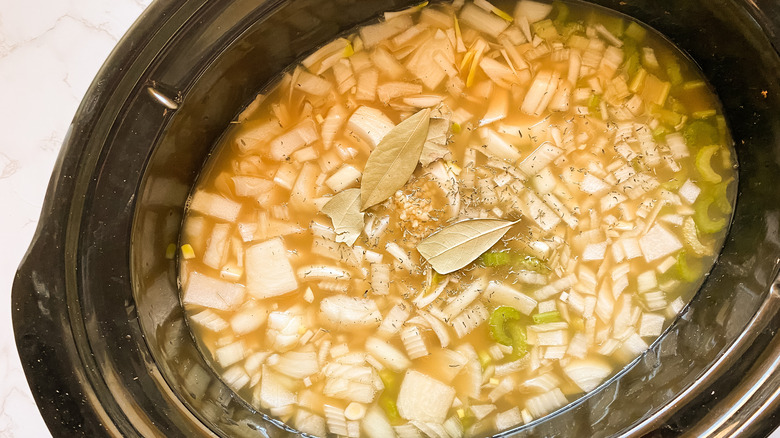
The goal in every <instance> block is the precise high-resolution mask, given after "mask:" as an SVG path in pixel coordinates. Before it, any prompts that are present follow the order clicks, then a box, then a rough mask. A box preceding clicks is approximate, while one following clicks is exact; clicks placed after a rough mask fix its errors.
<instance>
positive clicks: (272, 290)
mask: <svg viewBox="0 0 780 438" xmlns="http://www.w3.org/2000/svg"><path fill="white" fill-rule="evenodd" d="M246 265H247V269H246V277H247V281H246V283H247V290H248V291H249V293H250V294H252V295H253V296H254V297H255V298H270V297H275V296H279V295H284V294H286V293H289V292H292V291H294V290H296V289H298V280H297V279H296V278H295V273H294V272H293V268H292V265H290V261H289V260H288V258H287V251H286V250H285V248H284V243H283V242H282V239H280V238H278V237H277V238H274V239H271V240H267V241H265V242H263V243H258V244H257V245H254V246H252V247H250V248H249V249H247V250H246Z"/></svg>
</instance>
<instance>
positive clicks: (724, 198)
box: [712, 178, 733, 214]
mask: <svg viewBox="0 0 780 438" xmlns="http://www.w3.org/2000/svg"><path fill="white" fill-rule="evenodd" d="M731 181H733V179H732V178H729V179H727V180H726V181H723V182H721V183H719V184H716V185H715V186H714V187H713V188H712V194H713V197H714V198H715V200H714V201H713V202H714V204H715V206H716V207H718V210H720V211H721V213H723V214H731V211H732V210H733V208H732V206H731V202H730V201H729V198H728V194H727V190H728V186H729V184H730V183H731Z"/></svg>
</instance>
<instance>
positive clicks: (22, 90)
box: [0, 0, 151, 438]
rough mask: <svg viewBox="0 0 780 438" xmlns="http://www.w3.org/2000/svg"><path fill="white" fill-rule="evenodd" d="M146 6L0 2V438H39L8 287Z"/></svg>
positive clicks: (135, 1) (132, 1)
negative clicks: (75, 132) (86, 113)
mask: <svg viewBox="0 0 780 438" xmlns="http://www.w3.org/2000/svg"><path fill="white" fill-rule="evenodd" d="M149 3H151V0H0V205H2V206H3V207H4V208H3V212H2V214H1V215H0V243H2V249H1V250H0V299H2V302H3V303H5V304H4V305H2V306H0V376H2V377H3V378H2V379H0V438H6V437H46V436H49V432H48V430H47V428H46V425H45V424H44V422H43V419H42V418H41V416H40V414H39V413H38V409H37V408H36V406H35V402H34V401H33V399H32V395H31V394H30V390H29V388H28V386H27V381H26V379H25V377H24V373H23V371H22V368H21V363H20V362H19V356H18V355H17V353H16V346H15V343H14V339H13V330H12V326H11V309H10V301H11V284H12V282H13V276H14V273H15V271H16V268H17V266H18V265H19V261H20V260H21V259H22V256H23V255H24V253H25V251H26V250H27V247H28V245H29V244H30V240H31V238H32V235H33V233H34V231H35V227H36V225H37V222H38V216H39V215H40V211H41V205H42V202H43V197H44V194H45V193H46V187H47V185H48V182H49V177H50V175H51V171H52V169H53V167H54V163H55V161H56V159H57V154H58V153H59V150H60V146H61V144H62V140H63V138H64V136H65V133H66V132H67V130H68V125H69V124H70V122H71V119H72V118H73V114H74V113H75V112H76V108H77V107H78V105H79V102H80V101H81V99H82V97H83V96H84V93H85V91H86V90H87V87H88V86H89V84H90V83H91V82H92V79H93V78H94V77H95V74H96V73H97V71H98V69H99V68H100V66H101V65H102V64H103V61H105V59H106V58H107V57H108V54H109V53H110V52H111V50H112V49H113V47H114V46H115V45H116V43H117V42H118V41H119V39H120V38H121V37H122V35H124V33H125V32H126V31H127V29H128V28H129V27H130V26H131V25H132V24H133V22H134V21H135V19H136V18H137V17H138V16H139V15H140V14H141V12H143V10H144V9H145V8H146V6H148V5H149Z"/></svg>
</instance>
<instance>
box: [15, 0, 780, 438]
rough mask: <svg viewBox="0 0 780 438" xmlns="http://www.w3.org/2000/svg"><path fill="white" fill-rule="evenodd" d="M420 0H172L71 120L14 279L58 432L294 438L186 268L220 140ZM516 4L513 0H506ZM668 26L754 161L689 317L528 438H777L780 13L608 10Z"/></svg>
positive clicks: (732, 1)
mask: <svg viewBox="0 0 780 438" xmlns="http://www.w3.org/2000/svg"><path fill="white" fill-rule="evenodd" d="M411 3H412V2H411V1H409V0H361V1H347V0H332V1H322V0H287V1H285V0H268V1H265V0H221V1H208V0H157V1H155V2H154V3H153V4H152V5H151V6H150V7H149V8H148V10H147V11H146V12H145V13H144V14H143V16H142V17H141V18H140V19H139V20H138V21H137V22H136V23H135V25H134V26H133V27H132V29H131V30H130V31H129V32H128V34H127V35H126V36H125V37H124V38H123V39H122V41H121V42H120V43H119V45H118V46H117V48H116V49H115V50H114V52H113V53H112V55H111V56H110V58H109V59H108V60H107V61H106V63H105V65H104V66H103V68H102V69H101V71H100V73H99V74H98V76H97V78H96V79H95V81H94V82H93V83H92V85H91V87H90V89H89V90H88V92H87V94H86V97H85V98H84V100H83V102H82V103H81V106H80V108H79V110H78V112H77V114H76V116H75V118H74V121H73V123H72V125H71V128H70V130H69V132H68V136H67V138H66V140H65V144H64V146H63V149H62V152H61V153H60V156H59V159H58V162H57V166H56V168H55V170H54V173H53V175H52V178H51V182H50V185H49V190H48V193H47V197H46V201H45V204H44V208H43V212H42V215H41V221H40V224H39V226H38V230H37V232H36V235H35V238H34V239H33V243H32V245H31V247H30V249H29V251H28V253H27V255H26V256H25V259H24V261H23V262H22V265H21V267H20V268H19V271H18V272H17V275H16V280H15V282H14V288H13V318H14V331H15V335H16V341H17V346H18V349H19V354H20V356H21V359H22V363H23V365H24V368H25V372H26V375H27V379H28V381H29V384H30V387H31V388H32V392H33V394H34V396H35V398H36V401H37V403H38V407H39V409H40V411H41V414H42V415H43V417H44V419H45V421H46V423H47V425H48V427H49V429H50V430H51V432H52V434H53V435H55V436H63V437H64V436H67V437H71V436H89V437H99V436H167V437H176V436H182V437H185V436H186V437H192V436H214V435H217V436H270V437H276V436H284V435H288V434H294V432H293V431H290V430H288V429H285V427H284V426H283V425H281V424H278V423H276V422H274V421H272V420H269V419H268V418H267V417H265V416H264V415H263V414H261V413H257V412H255V411H253V410H252V409H250V408H249V407H248V406H247V405H246V404H245V403H243V402H242V401H241V400H240V399H238V398H237V397H236V396H235V395H233V393H232V392H231V391H230V390H229V389H228V388H227V387H226V386H225V385H224V384H222V382H221V381H220V380H219V379H218V378H217V377H216V375H215V374H214V373H213V372H212V371H211V370H210V368H209V366H208V365H207V364H206V362H205V361H204V360H203V358H202V357H201V355H200V354H199V353H198V350H197V348H196V346H195V343H194V341H193V340H192V337H191V336H190V334H189V332H188V330H187V327H186V324H185V322H184V319H183V316H182V309H181V307H180V304H179V300H178V294H177V288H176V272H175V265H174V263H172V262H171V261H170V260H167V259H165V249H166V247H167V245H168V244H169V243H171V242H176V241H177V236H178V230H179V227H180V224H181V219H182V214H183V210H184V205H185V200H186V197H187V194H188V192H189V190H190V187H191V186H192V185H193V182H194V181H195V178H196V177H197V175H198V172H199V170H200V169H201V167H202V165H203V163H204V162H205V160H206V159H207V158H208V156H209V154H210V151H211V148H212V147H213V145H214V143H215V141H216V139H217V138H218V137H219V136H220V135H221V133H222V132H223V130H224V129H225V127H226V126H227V124H228V123H229V122H230V121H231V120H233V119H234V117H235V116H236V114H238V112H239V111H240V109H241V108H242V107H243V106H244V105H246V104H248V103H249V102H250V101H251V99H252V97H253V96H254V95H255V94H256V93H257V92H258V91H259V90H260V89H262V87H263V85H265V84H267V83H268V82H269V81H270V80H272V79H273V78H274V77H275V76H276V75H277V74H278V73H279V72H280V71H281V70H282V69H283V68H284V67H285V66H287V65H289V64H290V63H292V62H293V61H295V60H296V59H298V58H300V57H301V56H303V55H305V54H306V53H309V52H311V51H312V50H313V49H314V48H316V47H317V46H318V45H320V44H322V43H324V42H326V41H328V40H330V39H332V38H333V37H334V36H336V35H337V34H339V33H341V32H343V31H345V30H347V29H349V28H352V27H354V26H355V25H357V24H360V23H362V22H365V21H367V20H370V19H372V18H374V17H377V16H378V15H379V13H380V12H381V11H384V10H392V9H399V8H402V7H404V6H407V5H409V4H411ZM497 3H498V4H499V5H500V3H501V2H497ZM594 3H597V4H600V5H603V6H606V7H609V8H611V9H614V10H617V11H620V12H623V13H626V14H628V15H631V16H633V17H636V18H638V19H640V20H642V21H644V22H645V23H648V24H650V25H651V26H653V27H655V28H656V29H658V30H660V31H661V32H662V33H663V34H665V35H666V36H667V37H668V38H669V39H670V40H672V41H673V42H674V43H675V44H677V45H678V46H680V47H681V48H682V49H684V50H685V51H687V52H688V53H689V54H690V55H691V56H692V58H693V59H694V60H696V61H697V62H698V63H699V65H700V66H701V68H702V70H703V71H704V72H705V74H706V76H707V77H708V79H709V81H710V83H711V84H712V85H713V86H714V88H715V89H716V91H717V93H718V94H719V96H720V98H721V100H722V102H723V104H724V107H725V113H726V117H727V119H728V122H729V124H730V127H731V131H732V135H733V137H734V140H735V142H736V150H737V155H738V160H739V162H740V169H739V173H740V178H739V187H738V192H739V193H738V200H737V207H736V210H735V215H734V220H733V223H732V225H731V229H730V232H729V234H728V236H727V240H726V243H725V246H724V248H723V250H722V253H721V255H720V257H719V259H718V261H717V263H716V265H715V267H714V268H713V270H712V271H711V273H710V275H709V277H708V278H707V280H706V281H705V283H704V284H703V286H702V288H701V289H700V291H699V293H698V294H697V295H696V297H695V298H694V299H693V301H692V303H691V304H690V306H688V307H687V308H686V309H685V311H684V312H683V314H682V315H681V316H680V317H679V318H677V320H676V321H675V322H674V323H673V325H672V326H671V328H670V329H669V330H667V332H665V334H664V335H663V336H662V337H661V338H660V339H659V340H658V341H657V342H655V343H653V345H652V346H651V349H650V350H648V351H647V352H646V353H645V354H643V355H642V356H641V357H639V358H638V359H637V360H635V361H634V362H633V363H632V364H631V365H630V366H629V367H627V369H625V370H624V371H622V372H621V373H619V374H618V375H617V376H615V377H614V378H612V379H610V380H609V381H607V382H605V383H604V384H602V385H601V386H600V387H599V388H597V389H596V390H595V391H593V392H592V393H590V394H588V395H587V396H586V397H583V398H582V399H580V400H578V401H576V402H575V403H573V404H571V405H569V406H567V407H565V408H562V409H561V410H559V411H558V412H556V413H553V414H551V415H549V416H547V417H545V418H543V419H540V420H537V421H534V422H533V423H530V424H528V425H525V426H523V427H521V428H519V429H517V430H515V431H510V432H508V433H506V434H505V435H511V436H553V435H554V436H610V435H625V436H642V435H648V434H649V435H651V436H677V435H680V434H691V435H693V436H714V435H716V434H717V435H718V436H766V435H768V433H769V431H771V429H773V428H774V427H776V426H777V424H778V423H779V422H780V419H778V405H779V404H780V402H779V401H778V400H780V378H778V376H780V373H779V372H778V369H779V368H780V338H779V337H778V336H776V332H777V329H778V327H780V316H777V311H778V309H780V286H779V285H778V278H777V275H778V267H779V266H780V184H778V182H777V181H778V178H777V176H778V175H780V85H779V84H778V77H780V73H778V72H780V57H779V56H778V51H777V47H778V43H780V39H778V36H777V34H776V32H777V29H778V26H780V12H779V10H780V7H779V6H778V5H777V4H775V3H774V2H771V1H768V0H766V1H759V0H755V1H753V0H686V1H678V0H645V1H628V2H624V1H618V0H595V1H594Z"/></svg>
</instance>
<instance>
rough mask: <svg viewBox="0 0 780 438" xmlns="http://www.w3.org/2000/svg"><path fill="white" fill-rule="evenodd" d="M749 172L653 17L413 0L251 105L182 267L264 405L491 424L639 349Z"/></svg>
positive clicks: (536, 411) (383, 421)
mask: <svg viewBox="0 0 780 438" xmlns="http://www.w3.org/2000/svg"><path fill="white" fill-rule="evenodd" d="M455 17H457V18H455ZM418 157H419V158H418ZM735 168H736V163H735V161H734V159H733V154H732V150H731V141H730V137H729V134H728V132H727V128H726V124H725V119H724V117H723V115H722V111H721V109H720V105H719V102H718V100H717V98H716V96H715V95H714V94H713V93H712V92H711V91H710V88H709V86H708V85H707V83H706V81H705V80H704V78H703V77H702V76H701V74H700V73H699V72H698V70H697V68H696V66H695V65H694V64H692V63H691V62H690V61H689V60H688V59H687V58H686V57H685V56H684V55H682V54H681V53H679V52H678V51H677V50H676V49H675V48H674V47H673V46H671V45H670V44H669V43H668V42H667V41H666V40H664V39H663V38H662V37H660V36H659V35H657V34H656V33H655V32H654V31H652V30H650V29H647V28H645V27H643V26H642V25H639V24H637V23H635V22H632V21H626V20H624V19H623V18H621V17H618V16H616V15H610V14H606V13H604V12H602V11H601V10H592V9H589V8H587V7H585V6H583V5H574V4H567V3H558V2H556V3H555V4H554V5H547V4H543V3H537V2H531V1H527V0H523V1H520V2H519V3H518V4H517V5H516V6H515V10H514V16H510V15H508V14H507V13H506V12H504V11H502V10H501V9H498V8H495V7H494V6H493V5H491V4H490V3H487V2H486V1H479V0H478V1H475V2H474V3H471V2H468V3H465V4H464V3H463V2H462V1H461V2H458V1H456V2H454V3H452V4H435V5H429V6H428V5H421V6H418V7H414V8H411V9H409V10H405V11H400V12H393V13H388V14H386V15H385V17H384V20H381V21H380V22H379V23H376V24H371V25H368V26H364V27H362V28H359V29H358V30H357V31H355V32H352V33H349V34H348V35H346V36H344V37H343V38H339V39H337V40H335V41H333V42H331V43H329V44H327V45H325V46H323V47H322V48H320V49H318V50H317V51H316V52H315V53H313V54H312V55H310V56H309V57H308V58H306V59H305V60H304V61H302V64H300V65H296V66H293V67H292V68H291V69H290V70H289V71H287V72H286V73H284V74H283V75H282V76H281V78H280V79H279V81H278V82H277V83H276V84H274V85H273V86H271V87H270V88H269V89H268V90H267V91H266V92H265V93H263V94H261V95H260V96H258V98H257V99H256V100H255V101H254V102H253V103H252V104H250V105H249V107H248V108H247V109H246V110H245V111H244V112H243V113H242V114H241V115H240V116H239V118H238V120H237V122H236V123H235V124H234V125H232V126H231V127H229V129H228V130H227V131H226V134H225V136H224V137H223V140H222V141H221V143H220V144H219V145H217V149H216V152H215V154H214V156H213V157H212V159H211V161H210V162H209V164H208V166H207V169H206V170H205V171H204V172H203V174H202V175H201V177H200V179H199V182H198V184H197V186H196V187H195V189H194V191H193V194H192V197H191V199H190V202H189V206H188V214H187V216H186V218H185V220H184V226H183V233H182V237H181V242H180V244H181V248H177V245H175V244H171V246H169V250H168V255H169V256H170V257H175V256H176V253H177V252H178V253H179V254H180V264H179V266H180V272H179V275H180V282H181V284H182V302H183V305H184V308H185V311H186V314H187V318H188V323H189V326H190V328H191V330H192V332H193V335H194V336H195V338H196V339H197V341H198V343H199V345H200V346H201V348H202V350H203V351H204V353H205V354H206V355H208V356H209V358H210V362H211V363H212V364H213V366H214V368H215V369H216V370H217V371H218V372H219V373H220V375H221V376H222V379H223V380H224V381H225V382H226V383H227V384H228V385H229V386H231V387H232V388H233V389H234V390H235V391H236V392H237V393H238V394H240V395H242V397H244V398H245V399H246V400H247V401H248V402H249V403H251V404H252V405H253V406H255V407H256V408H257V409H259V410H262V411H264V412H267V413H269V414H270V415H271V416H274V417H276V418H279V419H281V420H282V421H285V422H287V423H288V424H290V425H291V426H292V427H295V428H297V429H298V430H301V431H304V432H307V433H310V434H313V435H318V436H323V435H343V436H354V437H358V436H371V437H378V436H394V435H398V436H419V435H420V434H423V435H427V436H484V435H489V434H492V433H495V432H498V431H502V430H507V429H510V428H513V427H515V426H519V425H521V424H524V423H528V422H530V421H532V420H534V419H537V418H541V417H543V416H545V415H547V414H549V413H551V412H553V411H555V410H556V409H558V408H560V407H562V406H564V405H566V404H567V403H569V402H570V401H572V400H575V399H576V398H578V397H580V396H582V395H583V394H584V393H587V392H588V391H591V390H593V389H595V388H596V387H598V385H600V384H601V383H602V382H604V381H605V380H606V379H607V378H609V377H610V376H611V375H613V374H614V373H615V372H617V371H619V370H620V369H621V368H622V367H624V366H625V365H626V364H628V363H629V362H631V361H632V360H633V359H634V358H636V357H637V356H639V355H640V354H642V353H643V352H644V351H645V350H646V349H647V348H648V346H649V344H650V343H651V342H652V341H653V340H654V339H655V338H657V337H658V336H659V335H660V334H661V333H662V331H663V329H664V328H665V327H666V326H667V325H668V324H669V323H670V321H671V320H672V319H673V318H674V317H675V316H676V315H677V314H678V313H679V312H680V311H681V310H682V309H683V307H684V306H685V304H686V303H687V301H688V300H689V299H690V298H691V296H692V295H693V293H694V292H695V290H696V289H697V287H698V286H699V284H700V283H701V281H702V279H703V277H704V276H705V275H706V273H707V272H708V270H709V267H711V266H712V263H713V262H714V260H715V257H716V255H717V252H718V249H719V248H720V246H721V244H722V242H723V239H724V236H725V233H726V229H727V225H728V221H729V219H730V216H731V212H732V206H733V203H734V193H733V192H734V186H735V184H734V183H733V181H734V180H735V178H736V171H735Z"/></svg>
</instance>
